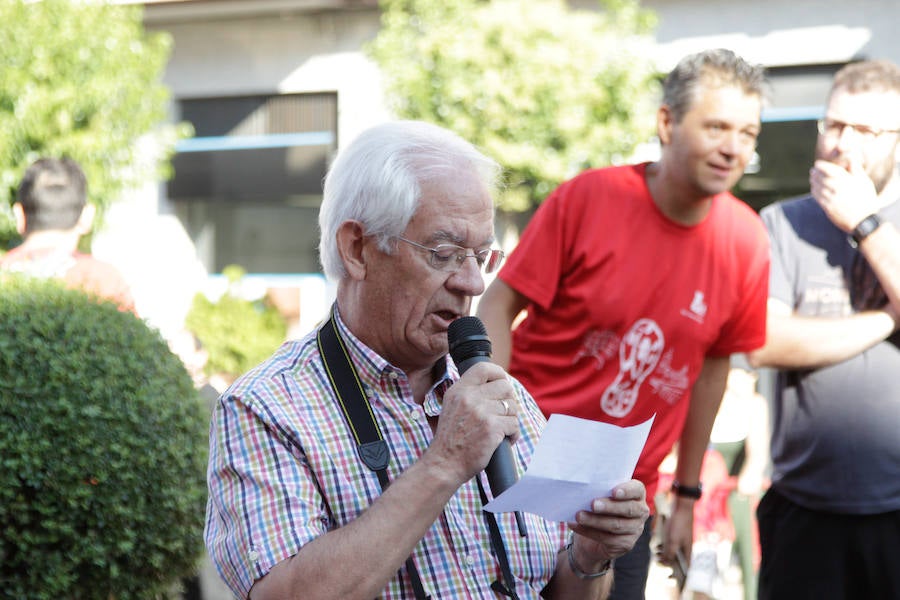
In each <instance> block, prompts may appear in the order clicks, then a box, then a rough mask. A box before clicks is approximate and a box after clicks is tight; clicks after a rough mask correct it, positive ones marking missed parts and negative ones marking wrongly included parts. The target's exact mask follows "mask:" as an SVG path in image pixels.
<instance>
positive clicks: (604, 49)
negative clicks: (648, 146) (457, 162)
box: [368, 0, 658, 211]
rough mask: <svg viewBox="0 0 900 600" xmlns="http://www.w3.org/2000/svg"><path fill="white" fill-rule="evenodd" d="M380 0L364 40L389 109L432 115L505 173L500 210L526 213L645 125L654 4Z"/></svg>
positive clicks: (625, 150)
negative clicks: (368, 40) (378, 24)
mask: <svg viewBox="0 0 900 600" xmlns="http://www.w3.org/2000/svg"><path fill="white" fill-rule="evenodd" d="M598 4H599V6H598V8H602V10H598V11H573V10H572V9H570V8H568V7H567V5H566V4H565V2H563V1H562V0H493V1H484V0H481V1H479V0H382V2H381V7H382V29H381V31H380V32H379V34H378V36H377V38H376V39H375V40H374V41H373V43H372V44H371V45H370V46H369V47H368V50H369V53H370V54H371V56H372V57H373V58H374V59H375V60H376V62H377V63H378V64H379V65H380V67H381V70H382V72H383V74H384V77H385V81H386V88H387V92H388V95H389V101H390V102H391V105H392V109H393V110H394V112H395V113H396V114H397V115H398V116H400V117H402V118H409V119H421V120H425V121H429V122H432V123H436V124H438V125H442V126H444V127H446V128H448V129H450V130H452V131H455V132H456V133H458V134H460V135H461V136H462V137H463V138H465V139H467V140H469V141H471V142H472V143H474V144H475V145H476V146H478V147H479V148H481V149H482V150H483V151H485V152H486V153H487V154H489V155H491V156H492V157H493V158H494V159H495V160H497V161H498V162H500V163H501V164H502V165H503V166H504V167H505V170H506V172H507V177H508V181H507V186H506V188H505V190H504V192H503V193H502V195H501V197H500V198H499V199H498V205H499V207H500V208H501V209H504V210H507V211H526V210H529V209H531V208H533V207H534V206H536V205H537V204H539V203H540V202H541V201H542V200H543V199H544V197H545V196H546V195H547V194H548V193H549V192H550V191H551V190H552V188H553V187H555V186H556V185H557V184H559V183H560V182H561V181H563V180H564V179H567V178H569V177H571V176H573V175H574V174H575V173H577V172H578V171H580V170H582V169H584V168H586V167H589V166H603V165H607V164H611V163H615V162H620V161H623V160H625V159H627V157H628V156H630V155H631V154H632V152H633V151H634V149H635V147H636V146H637V144H639V143H641V142H643V141H646V140H647V139H648V137H649V135H650V134H651V133H652V131H653V126H654V122H653V119H652V115H653V112H654V110H653V109H654V103H655V102H656V100H657V99H658V93H657V90H658V81H657V79H656V73H655V71H654V69H653V66H652V64H651V62H650V61H649V58H648V53H647V52H646V49H647V47H648V46H649V43H650V34H651V33H652V30H653V28H654V26H655V16H654V14H653V13H651V12H649V11H647V10H645V9H641V8H640V6H639V4H638V2H637V0H606V1H605V2H601V3H598Z"/></svg>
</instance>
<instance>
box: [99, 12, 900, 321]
mask: <svg viewBox="0 0 900 600" xmlns="http://www.w3.org/2000/svg"><path fill="white" fill-rule="evenodd" d="M119 1H120V2H121V3H129V4H135V3H137V2H134V1H132V0H119ZM569 3H570V4H571V5H572V7H573V8H577V9H584V10H596V9H597V7H598V3H597V2H596V0H570V2H569ZM140 4H143V5H144V10H145V17H144V21H145V26H146V28H147V29H148V30H165V31H167V32H169V33H170V34H171V35H172V37H173V39H174V50H173V53H172V56H171V60H170V63H169V65H168V68H167V70H166V73H165V77H164V79H165V83H166V84H167V85H168V86H169V88H170V89H171V91H172V94H173V105H172V118H173V119H175V120H186V121H189V122H191V123H192V124H193V126H194V129H195V137H194V138H192V139H190V140H185V141H184V142H183V143H181V144H180V145H179V147H178V153H177V155H176V156H175V158H174V166H175V176H174V178H173V179H172V180H171V181H169V182H166V183H164V184H162V185H159V186H150V187H149V188H148V189H146V190H139V191H136V193H135V194H133V195H132V196H131V197H129V199H128V200H127V201H123V202H120V203H118V204H117V205H116V206H115V208H114V210H113V213H112V214H111V215H110V223H111V224H113V225H115V227H110V228H109V229H108V230H107V231H106V232H103V233H101V234H99V235H98V236H97V244H96V246H97V247H96V248H95V252H97V253H98V254H100V255H103V256H105V257H107V258H109V259H110V260H113V261H114V262H117V263H118V264H119V265H120V266H121V267H122V268H123V270H125V271H126V273H127V274H129V275H130V279H131V280H132V281H134V282H135V288H136V296H137V298H138V303H139V308H141V309H142V314H147V315H148V317H149V318H150V320H151V321H154V322H156V323H157V324H158V325H159V326H160V327H161V328H162V329H164V330H165V329H168V328H173V327H176V326H177V323H178V320H179V318H180V317H182V316H183V313H184V312H185V311H186V309H187V304H188V303H189V298H190V297H192V295H193V293H194V292H196V291H197V290H198V289H202V288H204V287H208V286H209V281H208V280H207V276H209V275H211V276H212V282H213V284H215V283H216V281H217V279H216V274H218V273H220V272H221V271H222V269H223V268H224V267H225V266H226V265H229V264H239V265H241V266H242V267H244V268H245V269H246V270H247V271H248V272H249V273H250V274H251V275H252V277H251V280H252V281H256V282H258V284H259V287H260V289H261V290H262V289H266V288H269V289H271V288H284V289H287V290H294V289H296V290H298V297H297V304H298V305H302V306H305V307H306V308H307V310H305V311H304V310H302V309H298V311H299V312H300V313H301V316H300V317H299V320H298V322H302V323H301V324H300V325H299V326H298V328H299V329H302V328H303V327H306V326H308V325H309V324H310V323H314V322H315V321H316V320H318V318H319V317H320V316H321V315H320V314H319V313H320V312H321V311H322V310H323V307H327V303H328V295H329V290H328V289H327V286H326V285H325V284H324V281H323V280H322V279H321V277H320V276H319V275H317V274H318V271H319V267H318V262H317V250H316V249H317V245H318V230H317V210H318V205H319V202H320V198H321V180H322V177H323V176H324V173H325V170H326V168H327V166H328V163H329V161H330V159H331V158H332V157H333V155H334V153H335V151H336V150H337V149H338V148H339V147H340V146H341V145H342V144H343V143H345V142H347V141H348V140H350V139H352V138H353V137H354V136H355V135H356V134H357V133H358V132H359V131H361V130H362V129H365V128H366V127H368V126H370V125H373V124H375V123H378V122H381V121H383V120H386V119H388V118H390V114H389V112H388V110H387V108H386V106H385V104H384V101H383V97H382V93H381V82H380V76H379V72H378V69H377V68H376V66H375V65H374V64H373V63H372V62H371V61H369V60H368V59H367V58H366V57H365V55H364V53H363V48H364V46H365V44H366V43H367V42H369V41H370V40H372V39H373V38H374V37H375V35H376V34H377V32H378V29H379V26H380V13H379V10H378V6H377V0H155V1H146V2H141V3H140ZM643 5H644V6H645V7H646V8H649V9H652V10H653V11H655V12H656V13H657V15H658V17H659V23H658V27H657V30H656V36H655V37H656V42H657V45H656V54H655V56H654V60H655V61H656V63H657V65H658V67H659V71H660V72H661V73H662V72H666V71H668V70H669V69H670V68H671V67H672V66H673V65H674V62H675V61H677V59H678V58H680V57H681V56H683V55H685V54H687V53H690V52H693V51H696V50H699V49H702V48H709V47H727V48H731V49H733V50H735V51H736V52H737V53H739V54H741V55H742V56H744V57H745V58H747V59H748V60H751V61H753V62H758V63H762V64H765V65H766V66H767V67H768V68H769V74H770V80H771V82H772V90H773V94H772V103H771V105H770V106H769V107H767V109H766V111H765V114H764V127H763V133H762V135H761V137H760V143H759V149H758V157H757V160H755V161H754V163H753V166H752V168H751V169H749V170H748V173H747V174H746V176H745V177H744V179H743V180H742V181H741V184H740V190H739V192H740V196H741V197H742V198H743V199H744V200H746V201H747V202H748V203H750V204H751V205H753V206H754V207H756V208H760V207H761V206H763V205H765V204H767V203H769V202H771V201H773V200H776V199H779V198H784V197H788V196H791V195H795V194H799V193H803V192H804V191H805V190H806V189H807V185H808V184H807V179H806V177H807V172H808V168H809V165H810V164H811V162H812V156H813V145H814V140H815V120H816V119H817V118H819V117H820V116H821V114H822V110H823V105H824V100H825V94H826V91H827V89H828V86H829V84H830V79H831V76H832V75H833V73H834V72H835V71H836V70H837V69H838V68H840V67H841V66H842V65H844V64H846V63H847V62H849V61H852V60H858V59H862V58H890V59H893V60H895V61H898V62H900V42H898V41H897V40H896V36H894V35H893V30H892V24H894V23H897V22H900V3H897V2H894V1H892V0H860V1H858V2H855V3H842V2H836V1H832V0H795V1H794V2H791V3H788V4H786V3H784V2H781V1H778V0H757V1H756V2H753V3H745V2H737V1H735V0H712V1H708V0H644V2H643ZM151 235H152V239H153V240H156V241H157V243H158V240H159V236H160V235H162V236H164V239H165V240H167V241H166V243H165V244H164V245H163V246H164V250H163V253H162V255H161V256H156V257H154V260H153V261H148V260H141V258H140V256H138V255H139V253H138V252H136V251H135V250H134V246H135V244H136V241H138V242H139V241H140V240H142V239H147V238H148V237H149V236H151ZM141 256H143V255H141ZM220 283H221V282H220ZM301 290H302V291H301ZM319 297H323V298H324V300H319ZM295 316H296V315H295Z"/></svg>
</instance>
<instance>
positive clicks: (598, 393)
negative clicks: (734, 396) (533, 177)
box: [478, 49, 769, 600]
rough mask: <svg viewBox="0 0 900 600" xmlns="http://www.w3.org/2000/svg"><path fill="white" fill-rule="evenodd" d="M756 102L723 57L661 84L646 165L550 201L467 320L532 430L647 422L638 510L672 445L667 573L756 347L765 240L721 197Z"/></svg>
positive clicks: (628, 567)
mask: <svg viewBox="0 0 900 600" xmlns="http://www.w3.org/2000/svg"><path fill="white" fill-rule="evenodd" d="M764 86H765V76H764V71H763V69H762V67H760V66H755V65H751V64H749V63H747V62H746V61H744V60H743V59H742V58H740V57H738V56H737V55H735V54H734V53H733V52H731V51H729V50H723V49H719V50H708V51H704V52H700V53H697V54H693V55H690V56H687V57H685V58H683V59H682V60H681V61H680V62H679V63H678V65H677V66H676V67H675V68H674V69H673V70H672V72H671V73H669V75H668V76H667V77H666V80H665V82H664V84H663V101H662V105H661V106H660V107H659V109H658V111H657V132H658V135H659V140H660V143H661V156H660V159H659V160H658V161H657V162H653V163H644V164H638V165H628V166H617V167H609V168H604V169H592V170H589V171H587V172H585V173H582V174H581V175H579V176H577V177H575V178H574V179H572V180H570V181H568V182H565V183H563V184H562V185H561V186H559V188H557V189H556V191H554V192H553V194H552V195H551V196H550V197H548V198H547V200H546V201H545V202H544V203H543V204H542V205H541V206H540V208H539V209H538V211H537V213H536V214H535V216H534V218H533V219H532V220H531V222H530V223H529V224H528V226H527V227H526V229H525V231H524V233H523V235H522V238H521V240H520V241H519V244H518V246H517V247H516V249H515V250H514V251H513V252H512V254H511V256H510V258H509V260H508V262H507V263H506V266H504V267H503V269H501V271H500V272H499V274H498V276H497V278H496V279H495V280H494V282H493V283H492V284H491V286H490V287H489V288H488V290H487V292H486V293H485V295H484V297H483V298H482V300H481V302H480V303H479V305H478V312H479V315H480V316H481V317H482V319H483V320H484V322H485V325H486V326H487V330H488V334H489V335H490V338H491V340H492V342H493V345H494V360H495V361H496V362H497V363H498V364H500V365H501V366H504V367H508V369H509V372H510V374H511V375H512V376H514V377H516V378H517V379H519V380H520V381H521V382H522V383H523V384H524V385H525V387H526V389H527V390H528V391H529V392H530V393H531V394H532V395H534V397H535V399H536V400H537V402H538V405H539V406H540V407H541V409H542V410H543V412H544V413H545V414H547V415H549V414H551V413H564V414H569V415H573V416H576V417H581V418H585V419H593V420H597V421H603V422H607V423H611V424H614V425H619V426H630V425H636V424H638V423H643V422H645V421H647V420H648V419H649V418H651V417H655V420H654V422H653V427H652V429H651V430H650V434H649V437H648V440H647V444H646V446H645V448H644V451H643V453H642V455H641V457H640V459H639V460H638V465H637V469H636V471H635V477H636V478H637V479H639V480H641V481H642V482H643V483H644V484H645V485H646V486H647V495H648V498H653V497H654V496H655V493H656V487H657V478H658V471H659V466H660V464H661V463H662V461H663V459H664V458H665V457H666V455H667V454H668V453H669V451H670V450H671V449H672V447H673V445H674V444H675V443H676V442H678V449H679V453H678V464H677V467H676V473H675V480H674V482H673V484H672V489H673V491H674V494H675V502H674V506H673V508H672V514H671V517H670V518H669V519H668V521H667V526H666V530H667V535H666V536H665V540H666V542H665V544H664V546H663V548H662V553H661V559H662V560H663V561H664V562H665V563H666V564H669V565H675V564H676V558H677V555H678V554H679V553H680V554H682V555H683V558H684V561H685V563H687V562H689V561H690V557H691V546H692V531H693V519H694V505H695V502H696V500H698V499H700V497H701V494H702V490H701V488H700V465H701V461H702V459H703V455H704V452H705V451H706V448H707V445H708V444H709V433H710V429H711V428H712V424H713V420H714V418H715V415H716V411H717V410H718V408H719V403H720V402H721V400H722V394H723V392H724V390H725V382H726V379H727V377H728V371H729V356H730V355H731V354H732V353H735V352H746V351H748V350H752V349H754V348H758V347H759V346H761V345H762V344H763V342H764V337H765V316H766V312H765V311H766V304H765V303H766V285H767V277H768V268H769V267H768V260H769V254H768V243H767V240H766V234H765V230H764V229H763V227H762V224H761V223H760V221H759V217H758V216H757V215H756V214H755V213H754V212H753V209H751V208H750V207H749V206H747V205H746V204H744V203H743V202H741V201H740V200H738V199H737V198H735V197H734V196H733V195H731V193H730V192H729V190H730V189H731V188H732V187H733V186H734V185H735V184H736V183H737V181H738V180H739V179H740V177H741V176H742V175H743V173H744V168H745V167H746V166H747V163H748V162H749V160H750V158H751V157H752V156H753V152H754V149H755V147H756V139H757V136H758V135H759V132H760V126H761V125H760V114H761V111H762V105H763V101H764V96H765V91H764ZM523 310H525V311H527V316H525V318H524V319H523V320H522V321H521V323H519V324H518V325H517V326H516V327H515V329H514V330H513V324H514V323H515V322H517V319H518V317H519V315H520V313H521V312H522V311H523ZM651 529H652V524H651V522H650V520H648V523H647V525H646V528H645V531H644V534H643V535H642V537H641V539H640V540H639V541H638V543H637V544H636V546H635V549H634V550H633V551H632V552H630V553H629V554H628V555H626V556H624V557H622V558H620V559H619V560H617V561H616V578H615V583H614V586H613V592H612V597H613V598H614V599H615V600H637V599H640V598H643V597H644V588H645V586H646V581H647V575H648V569H649V566H650V560H651V551H650V537H651Z"/></svg>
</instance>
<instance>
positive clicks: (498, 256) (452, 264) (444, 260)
mask: <svg viewBox="0 0 900 600" xmlns="http://www.w3.org/2000/svg"><path fill="white" fill-rule="evenodd" d="M396 237H397V239H398V240H400V241H401V242H406V243H407V244H409V245H410V246H415V247H416V248H419V249H420V250H427V251H428V252H429V254H428V264H430V265H431V266H432V267H433V268H434V269H437V270H438V271H445V272H447V273H455V272H456V271H459V270H460V269H461V268H462V266H463V263H464V262H465V260H466V259H467V258H474V259H475V263H476V264H477V265H478V268H479V269H480V270H481V271H482V272H483V273H493V272H494V271H496V270H497V268H498V267H499V266H500V263H502V262H503V257H504V256H505V255H504V253H503V250H497V249H496V248H488V249H487V250H481V251H479V252H472V253H471V254H470V253H469V251H468V250H467V249H466V248H463V247H462V246H457V245H456V244H439V245H437V246H435V247H434V248H429V247H428V246H423V245H422V244H417V243H416V242H414V241H412V240H408V239H406V238H405V237H401V236H399V235H398V236H396Z"/></svg>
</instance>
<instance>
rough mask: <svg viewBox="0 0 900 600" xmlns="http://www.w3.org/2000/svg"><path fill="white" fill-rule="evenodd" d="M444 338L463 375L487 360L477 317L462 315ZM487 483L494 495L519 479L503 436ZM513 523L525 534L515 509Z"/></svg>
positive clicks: (506, 404)
mask: <svg viewBox="0 0 900 600" xmlns="http://www.w3.org/2000/svg"><path fill="white" fill-rule="evenodd" d="M447 341H448V342H449V346H450V356H451V357H452V358H453V362H454V363H456V368H457V369H458V370H459V374H460V375H462V374H463V373H465V372H466V371H467V370H469V368H471V367H472V366H473V365H475V364H478V363H480V362H490V359H491V341H490V339H489V338H488V336H487V330H486V329H485V327H484V324H483V323H482V322H481V320H480V319H479V318H478V317H461V318H459V319H457V320H455V321H453V322H452V323H451V324H450V327H449V328H448V330H447ZM500 402H501V403H502V404H503V406H504V410H505V413H507V414H508V413H509V408H510V406H509V402H508V401H506V400H500ZM485 473H486V474H487V478H488V484H489V485H490V488H491V492H492V493H493V494H494V497H496V496H498V495H500V494H501V493H503V492H504V491H505V490H507V489H508V488H509V487H510V486H512V485H513V484H514V483H515V482H516V480H517V479H518V476H517V473H516V463H515V460H514V459H513V454H512V447H511V446H510V443H509V439H507V438H504V439H503V440H501V441H500V445H499V446H497V449H496V450H495V451H494V454H493V455H492V456H491V460H490V462H488V465H487V467H486V468H485ZM516 523H517V524H518V527H519V534H520V535H522V536H523V537H524V536H525V535H526V529H525V522H524V520H523V518H522V515H521V513H519V512H516Z"/></svg>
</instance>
